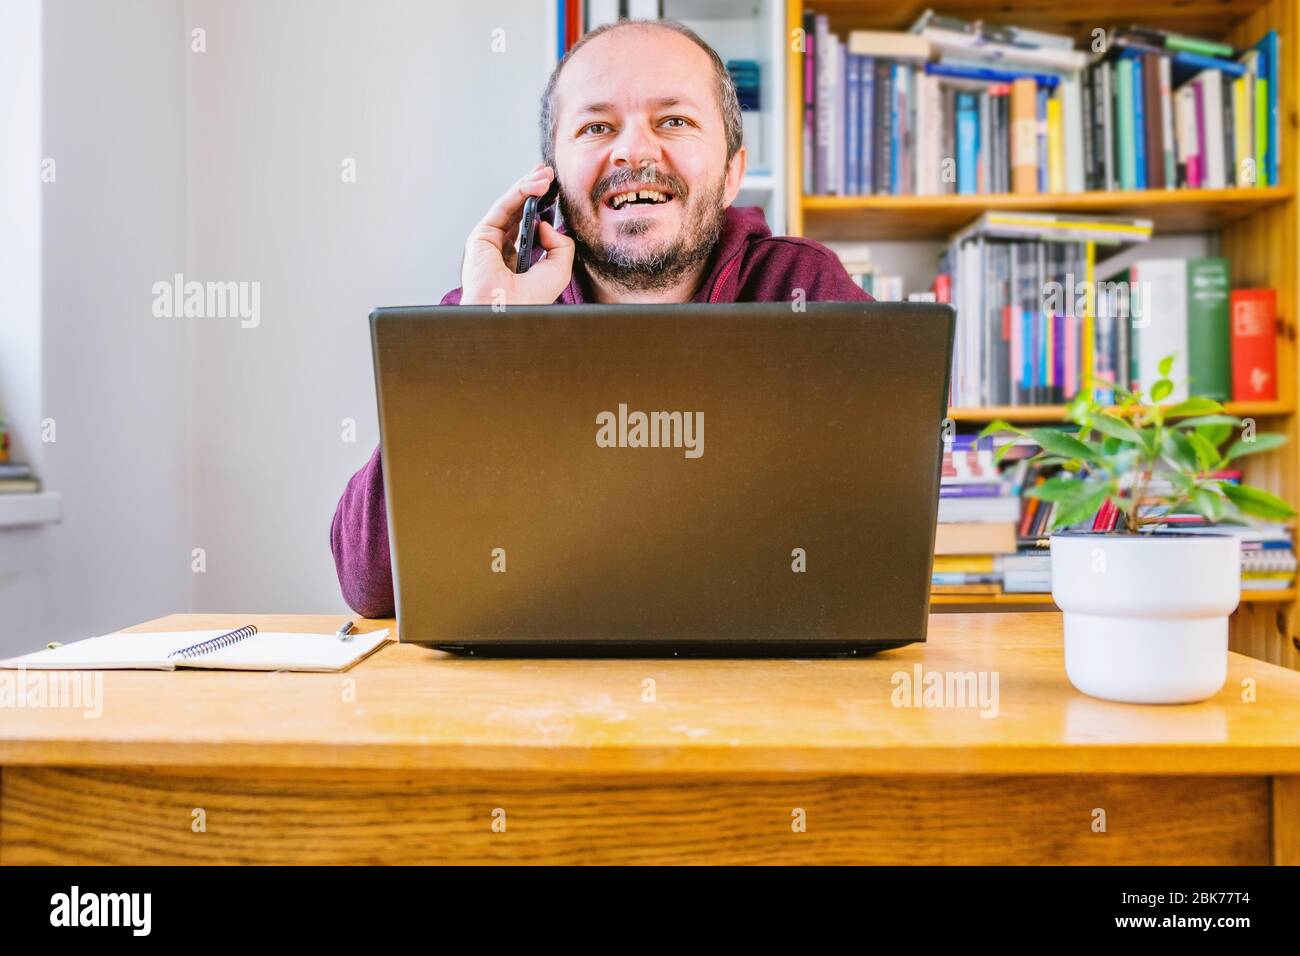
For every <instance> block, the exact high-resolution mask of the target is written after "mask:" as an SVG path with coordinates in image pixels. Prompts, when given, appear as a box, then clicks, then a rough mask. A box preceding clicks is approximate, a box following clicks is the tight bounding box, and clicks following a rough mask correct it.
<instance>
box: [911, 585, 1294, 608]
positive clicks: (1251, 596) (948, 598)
mask: <svg viewBox="0 0 1300 956" xmlns="http://www.w3.org/2000/svg"><path fill="white" fill-rule="evenodd" d="M1295 599H1296V592H1295V589H1294V588H1287V589H1286V590H1283V591H1242V592H1241V603H1242V604H1286V603H1289V602H1291V601H1294V600H1295ZM930 603H931V604H932V605H935V606H943V605H953V604H963V605H985V604H987V605H997V604H1004V605H1016V606H1023V605H1026V604H1032V605H1035V606H1043V607H1049V606H1054V605H1053V604H1052V596H1051V595H1050V594H931V595H930Z"/></svg>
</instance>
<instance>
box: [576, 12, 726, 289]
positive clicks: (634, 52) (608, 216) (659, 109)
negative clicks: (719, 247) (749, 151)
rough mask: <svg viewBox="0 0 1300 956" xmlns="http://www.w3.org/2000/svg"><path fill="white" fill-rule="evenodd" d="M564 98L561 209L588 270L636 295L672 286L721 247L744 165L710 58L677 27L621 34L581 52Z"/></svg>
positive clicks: (595, 42)
mask: <svg viewBox="0 0 1300 956" xmlns="http://www.w3.org/2000/svg"><path fill="white" fill-rule="evenodd" d="M555 98H556V134H555V166H556V174H557V178H558V179H559V182H560V187H561V195H560V209H561V212H562V213H563V214H564V221H565V222H566V223H568V225H569V230H570V232H571V233H572V234H573V238H574V242H575V244H576V245H577V246H578V251H579V254H580V256H581V258H582V261H583V263H584V264H585V265H586V266H587V268H589V269H593V270H595V271H596V272H599V273H600V274H601V275H603V276H605V277H606V278H608V279H610V280H612V281H613V282H615V283H616V284H618V285H621V286H623V287H624V288H627V289H638V290H645V289H657V288H665V287H667V286H670V285H672V284H673V283H674V282H675V281H676V280H677V279H679V278H680V277H681V276H682V275H683V274H685V273H686V272H687V270H689V269H690V268H691V267H693V266H696V265H698V264H699V262H700V261H701V259H703V258H704V257H706V256H707V255H708V254H709V252H710V250H711V249H712V248H713V245H714V244H715V243H716V242H717V239H718V236H719V234H720V233H721V230H722V221H723V217H724V214H725V210H726V207H727V206H728V205H730V204H731V201H732V200H733V199H735V197H736V194H737V192H739V190H740V180H741V177H742V176H743V175H744V170H745V150H744V148H743V147H742V148H741V149H740V150H739V152H738V153H737V154H736V156H734V157H733V158H732V161H731V162H730V163H728V162H727V139H726V132H725V130H724V127H723V120H722V109H721V106H720V105H719V103H718V96H717V87H716V81H715V79H714V74H713V68H712V64H711V62H710V60H709V57H708V56H707V54H705V52H704V51H703V50H701V49H700V48H699V47H698V46H696V45H695V44H694V43H693V42H691V40H689V39H688V38H687V37H684V36H681V35H680V34H677V33H672V32H670V31H668V30H663V29H655V28H649V29H645V28H630V29H629V28H624V29H620V30H615V31H613V32H611V33H609V34H606V35H604V36H600V37H597V38H596V39H595V40H592V41H591V43H589V44H588V45H587V46H584V47H583V48H582V49H581V50H580V51H578V53H577V54H576V55H575V56H574V58H573V60H572V61H570V62H569V63H568V64H567V65H566V66H565V68H564V72H563V73H561V74H560V79H559V82H558V83H557V85H556V90H555ZM643 189H646V190H652V191H654V192H656V193H658V194H659V195H658V196H656V197H645V198H642V197H640V195H639V194H640V191H641V190H643ZM629 191H635V192H636V193H637V194H638V198H637V201H635V202H625V201H622V199H621V198H618V199H616V197H620V195H621V194H625V193H627V192H629ZM665 198H666V201H663V200H664V199H665Z"/></svg>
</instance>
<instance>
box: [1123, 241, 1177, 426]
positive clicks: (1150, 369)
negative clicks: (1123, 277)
mask: <svg viewBox="0 0 1300 956" xmlns="http://www.w3.org/2000/svg"><path fill="white" fill-rule="evenodd" d="M1131 276H1132V282H1133V288H1132V289H1131V290H1130V293H1129V295H1130V299H1129V303H1130V304H1129V310H1130V316H1131V321H1132V328H1133V332H1134V336H1133V338H1134V340H1135V341H1136V342H1137V349H1138V382H1139V384H1141V386H1142V391H1144V392H1146V393H1147V394H1148V395H1149V394H1150V391H1151V386H1152V385H1153V384H1155V382H1156V380H1157V379H1159V378H1161V377H1162V376H1161V375H1160V371H1159V366H1160V360H1161V359H1163V358H1164V357H1165V356H1167V355H1173V356H1174V367H1173V371H1171V372H1170V373H1169V378H1170V379H1171V380H1172V381H1173V383H1174V390H1173V393H1172V394H1171V395H1169V397H1168V398H1166V399H1164V400H1163V401H1166V402H1169V403H1176V402H1181V401H1182V400H1183V399H1185V398H1186V397H1187V348H1188V345H1187V260H1186V259H1139V260H1138V261H1137V262H1135V263H1133V268H1132V272H1131Z"/></svg>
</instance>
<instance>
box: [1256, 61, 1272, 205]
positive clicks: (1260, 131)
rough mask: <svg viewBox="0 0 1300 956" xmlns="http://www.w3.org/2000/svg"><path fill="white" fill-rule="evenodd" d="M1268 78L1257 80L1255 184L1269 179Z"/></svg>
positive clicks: (1260, 183) (1263, 184)
mask: <svg viewBox="0 0 1300 956" xmlns="http://www.w3.org/2000/svg"><path fill="white" fill-rule="evenodd" d="M1267 158H1268V80H1263V79H1256V80H1255V185H1257V186H1270V185H1272V183H1270V182H1269V181H1268V162H1267Z"/></svg>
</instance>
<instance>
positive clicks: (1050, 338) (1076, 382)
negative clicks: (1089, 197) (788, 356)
mask: <svg viewBox="0 0 1300 956" xmlns="http://www.w3.org/2000/svg"><path fill="white" fill-rule="evenodd" d="M1151 231H1152V223H1151V221H1150V220H1146V219H1124V218H1118V217H1108V216H1082V215H1065V214H1056V213H1023V212H998V211H990V212H988V213H985V214H984V215H983V216H981V217H980V218H979V219H978V220H976V221H975V222H974V223H972V224H971V225H970V226H968V227H967V228H966V229H963V230H961V231H960V232H959V233H957V234H956V235H955V236H953V238H952V240H951V242H950V244H949V245H948V247H947V249H946V250H945V252H944V253H943V255H942V257H941V259H940V263H939V272H938V274H937V275H936V277H935V281H934V290H935V293H936V296H937V298H938V301H940V302H950V303H952V304H953V305H955V306H956V307H957V332H956V339H955V343H954V349H953V367H952V381H951V392H950V395H949V404H950V405H953V406H955V407H969V406H982V405H1013V404H1014V405H1052V404H1060V403H1062V402H1066V401H1069V400H1070V399H1072V398H1074V397H1075V396H1076V395H1077V394H1079V392H1080V390H1081V389H1083V388H1085V387H1089V383H1091V390H1092V396H1093V397H1094V398H1095V399H1097V400H1098V401H1101V402H1111V401H1113V400H1114V399H1115V392H1114V389H1113V388H1112V387H1109V386H1108V385H1107V384H1106V383H1113V384H1114V385H1115V386H1118V387H1120V388H1123V389H1128V390H1132V391H1137V390H1141V389H1144V388H1149V387H1150V386H1151V385H1152V384H1153V383H1154V382H1155V381H1156V379H1157V378H1159V377H1160V376H1159V373H1158V366H1159V363H1160V361H1161V360H1162V359H1163V358H1164V357H1165V356H1168V355H1174V356H1175V362H1174V368H1173V372H1172V374H1171V378H1172V380H1173V381H1174V383H1175V391H1174V392H1173V394H1172V395H1171V396H1170V397H1169V401H1170V402H1178V401H1181V400H1182V399H1183V398H1186V397H1187V394H1188V388H1189V384H1188V383H1189V382H1190V389H1191V391H1192V392H1194V393H1195V394H1197V395H1200V396H1203V397H1206V398H1211V399H1215V400H1216V401H1272V400H1275V399H1276V398H1277V370H1276V343H1277V337H1276V324H1277V297H1276V292H1275V291H1274V290H1272V289H1235V290H1234V289H1231V288H1230V287H1229V282H1230V280H1229V276H1230V269H1229V263H1228V261H1227V260H1226V259H1223V258H1220V257H1205V258H1192V259H1155V258H1151V259H1139V260H1137V261H1136V262H1130V260H1131V256H1126V255H1122V254H1120V255H1111V256H1110V257H1109V258H1106V259H1104V260H1102V261H1098V250H1101V249H1112V248H1113V247H1115V246H1117V245H1118V244H1120V243H1129V244H1132V243H1142V242H1146V241H1147V240H1148V239H1149V238H1150V237H1151Z"/></svg>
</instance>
